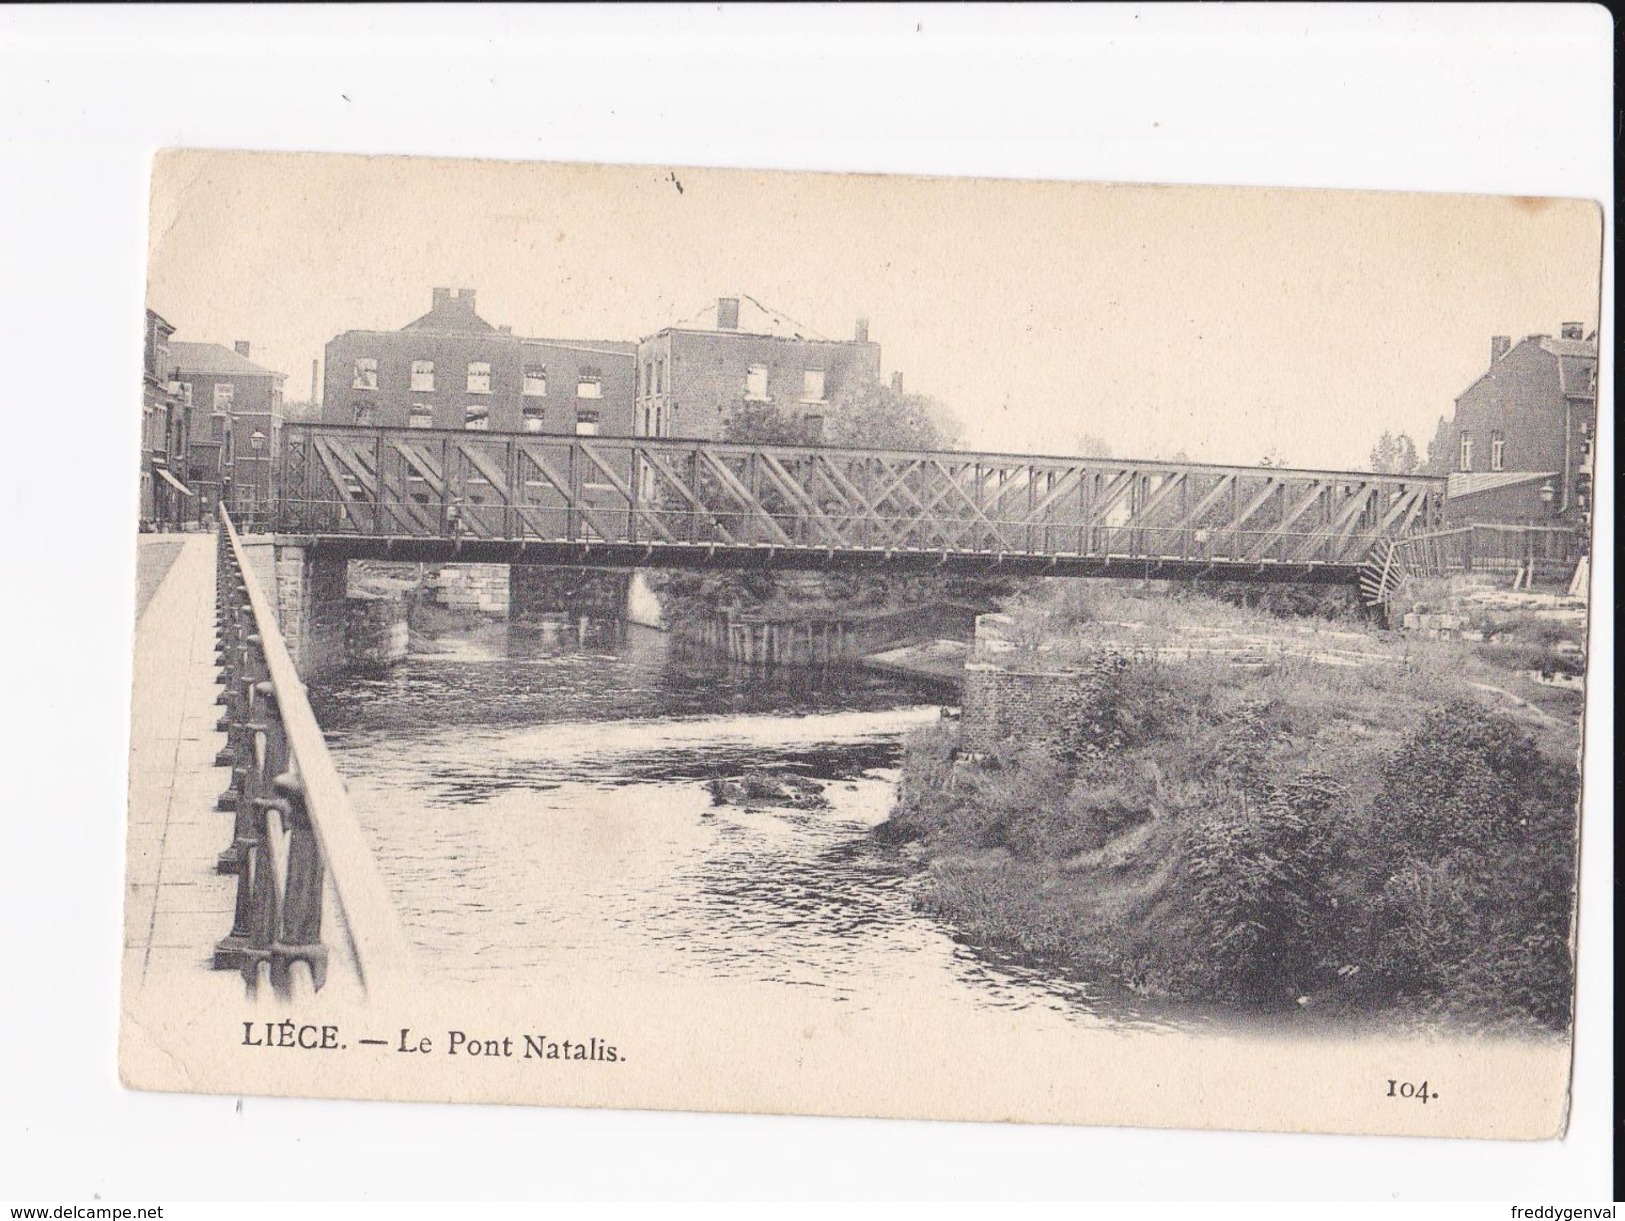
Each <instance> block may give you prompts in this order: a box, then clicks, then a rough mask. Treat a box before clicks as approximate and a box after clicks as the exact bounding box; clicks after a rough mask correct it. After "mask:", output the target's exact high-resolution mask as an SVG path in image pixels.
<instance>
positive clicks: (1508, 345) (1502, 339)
mask: <svg viewBox="0 0 1625 1221" xmlns="http://www.w3.org/2000/svg"><path fill="white" fill-rule="evenodd" d="M1510 351H1512V336H1511V335H1493V336H1491V337H1490V364H1492V365H1493V364H1494V363H1495V362H1496V361H1498V360H1500V359H1501V357H1503V356H1505V355H1506V354H1507V353H1508V352H1510Z"/></svg>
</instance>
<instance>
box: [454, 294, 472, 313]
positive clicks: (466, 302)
mask: <svg viewBox="0 0 1625 1221" xmlns="http://www.w3.org/2000/svg"><path fill="white" fill-rule="evenodd" d="M456 296H457V301H458V303H459V304H460V305H461V306H462V307H463V308H464V309H465V310H467V311H468V312H469V313H471V314H472V313H473V312H474V290H473V289H472V288H459V289H458V290H457V294H456Z"/></svg>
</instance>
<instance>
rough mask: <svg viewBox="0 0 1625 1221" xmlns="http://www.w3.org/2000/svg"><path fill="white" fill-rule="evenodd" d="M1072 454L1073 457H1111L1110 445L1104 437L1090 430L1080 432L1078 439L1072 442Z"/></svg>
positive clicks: (1112, 455)
mask: <svg viewBox="0 0 1625 1221" xmlns="http://www.w3.org/2000/svg"><path fill="white" fill-rule="evenodd" d="M1072 456H1073V457H1074V458H1112V457H1116V455H1115V454H1113V453H1112V447H1111V445H1110V444H1108V443H1107V441H1106V439H1105V438H1104V437H1100V436H1096V435H1095V434H1094V433H1092V432H1085V433H1080V434H1079V435H1078V439H1077V440H1076V441H1074V442H1073V443H1072Z"/></svg>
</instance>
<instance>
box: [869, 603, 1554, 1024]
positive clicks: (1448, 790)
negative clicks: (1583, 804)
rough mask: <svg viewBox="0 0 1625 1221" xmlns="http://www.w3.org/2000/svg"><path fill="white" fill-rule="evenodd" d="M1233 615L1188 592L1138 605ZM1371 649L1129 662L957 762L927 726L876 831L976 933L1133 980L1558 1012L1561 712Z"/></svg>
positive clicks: (1292, 996)
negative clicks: (1532, 710) (1086, 710)
mask: <svg viewBox="0 0 1625 1221" xmlns="http://www.w3.org/2000/svg"><path fill="white" fill-rule="evenodd" d="M1078 584H1079V585H1081V584H1082V583H1078ZM1128 601H1129V599H1128V597H1127V595H1126V594H1125V592H1124V591H1121V590H1118V591H1103V592H1093V591H1091V592H1079V591H1073V592H1069V593H1068V594H1067V595H1066V596H1064V597H1061V598H1058V599H1057V600H1056V603H1055V604H1053V605H1052V604H1050V603H1047V602H1039V603H1038V604H1037V605H1035V606H1031V607H1028V608H1026V613H1027V614H1028V616H1029V617H1028V619H1027V621H1026V622H1027V624H1028V625H1029V626H1030V625H1031V624H1032V623H1033V622H1034V621H1035V617H1038V616H1039V614H1040V612H1044V613H1045V614H1047V618H1042V623H1043V624H1044V627H1043V632H1045V633H1047V634H1048V635H1049V637H1050V640H1049V641H1048V642H1047V643H1048V644H1054V643H1055V640H1056V638H1061V637H1072V638H1074V639H1078V638H1084V639H1086V638H1087V636H1088V634H1089V633H1090V632H1091V631H1097V630H1100V629H1101V625H1102V624H1103V623H1104V622H1105V621H1106V620H1107V619H1108V618H1110V617H1114V616H1122V615H1124V614H1125V610H1130V611H1131V610H1132V608H1131V607H1127V605H1126V604H1127V603H1128ZM1144 601H1145V602H1146V603H1147V604H1148V605H1149V603H1150V599H1145V600H1144ZM1021 614H1022V611H1021V608H1019V607H1018V611H1017V618H1018V620H1019V619H1020V617H1021ZM1250 614H1251V615H1256V612H1253V613H1250V612H1247V611H1245V610H1241V609H1238V608H1235V607H1230V606H1224V605H1219V604H1214V603H1208V604H1207V605H1206V606H1205V607H1203V606H1201V605H1199V604H1198V602H1196V601H1193V600H1192V599H1190V598H1188V597H1187V598H1185V599H1175V600H1171V601H1170V602H1166V603H1165V604H1164V605H1163V606H1162V607H1161V608H1158V609H1157V610H1156V611H1155V613H1151V614H1148V616H1147V619H1148V620H1151V621H1155V620H1156V619H1157V618H1158V616H1159V615H1160V616H1161V620H1162V622H1161V626H1160V630H1161V631H1163V632H1165V633H1172V634H1177V633H1178V631H1179V630H1180V629H1181V627H1182V625H1183V624H1185V623H1186V622H1196V621H1201V620H1205V621H1208V622H1212V621H1215V620H1217V621H1228V622H1229V623H1230V624H1231V626H1234V627H1240V628H1245V627H1248V626H1256V625H1257V620H1256V619H1251V620H1250V619H1249V616H1250ZM1020 626H1021V625H1020V623H1019V622H1018V624H1017V628H1018V631H1019V628H1020ZM1146 630H1158V629H1157V625H1156V624H1155V622H1153V623H1152V627H1151V628H1149V629H1146ZM1018 647H1019V646H1018ZM1037 647H1040V648H1041V647H1044V646H1037ZM1368 647H1369V648H1370V649H1372V650H1375V651H1377V652H1379V653H1381V654H1382V655H1383V656H1382V658H1381V659H1380V660H1379V661H1376V662H1373V663H1372V664H1367V665H1359V666H1331V665H1324V664H1318V663H1317V662H1316V661H1314V660H1311V659H1309V658H1308V657H1293V656H1287V657H1282V658H1278V659H1276V660H1274V661H1272V662H1271V663H1269V664H1267V665H1264V666H1261V667H1255V668H1240V667H1236V666H1233V665H1231V664H1228V663H1227V662H1226V661H1225V660H1223V659H1222V658H1217V657H1214V658H1202V657H1197V658H1193V659H1190V660H1186V661H1178V662H1163V661H1158V660H1155V659H1154V658H1153V657H1151V656H1147V655H1141V656H1138V657H1129V658H1126V659H1125V660H1124V661H1123V662H1122V663H1121V664H1118V665H1116V666H1115V667H1113V668H1111V670H1110V672H1109V673H1108V675H1107V677H1106V680H1105V683H1104V685H1103V686H1102V687H1101V688H1100V691H1099V694H1098V696H1097V698H1096V700H1095V702H1094V705H1093V706H1094V707H1095V708H1096V709H1097V711H1096V712H1095V713H1092V714H1090V715H1087V716H1084V717H1081V718H1079V722H1080V723H1079V724H1077V725H1074V726H1070V727H1068V732H1067V733H1064V734H1060V735H1059V736H1057V735H1055V734H1053V733H1051V734H1048V735H1047V736H1046V739H1045V741H1044V742H1043V743H1035V742H1031V741H1027V742H1023V741H1020V740H1012V741H1009V742H1007V743H1005V744H1003V745H1002V746H1000V747H999V748H998V749H997V750H995V751H994V752H993V753H992V755H991V756H990V757H986V758H982V759H980V760H977V761H974V762H972V761H966V760H963V759H956V758H955V755H956V752H957V747H958V726H957V725H956V724H955V723H953V722H944V723H942V724H939V725H933V726H932V727H931V728H929V729H926V730H923V731H921V732H920V733H918V734H917V735H916V736H915V737H914V738H913V739H912V740H911V741H910V742H909V744H908V747H907V751H906V756H905V763H904V777H903V783H902V785H901V786H900V790H899V801H898V805H897V808H896V810H895V812H894V814H893V817H892V823H891V825H890V826H889V827H888V828H887V829H886V831H885V835H886V837H887V838H890V839H892V840H894V841H911V845H910V847H909V849H908V850H909V851H911V852H913V853H915V854H917V855H918V856H919V858H920V859H921V860H922V862H924V863H925V864H926V866H927V871H926V874H925V885H924V887H923V892H922V902H923V903H924V904H925V905H926V906H927V907H928V908H929V909H930V910H932V911H933V912H935V913H937V914H939V915H940V916H942V917H943V918H944V919H946V920H948V921H949V922H951V923H952V924H953V925H955V926H956V927H957V928H958V929H959V930H960V931H961V932H962V934H963V935H964V936H966V937H967V938H969V939H970V940H972V941H973V942H979V943H983V944H987V945H990V946H997V947H999V948H1001V949H1002V950H1005V951H1012V950H1013V951H1016V952H1019V953H1023V954H1026V955H1029V956H1032V957H1034V958H1037V959H1043V960H1047V961H1050V962H1052V963H1059V964H1064V965H1065V966H1067V967H1068V968H1069V969H1071V970H1073V971H1076V972H1077V973H1079V974H1081V975H1083V976H1085V977H1088V978H1095V979H1099V978H1101V977H1111V978H1113V979H1115V980H1117V981H1118V982H1119V983H1121V984H1122V985H1124V986H1126V987H1128V988H1130V989H1132V990H1134V991H1136V992H1139V993H1141V994H1143V995H1147V996H1155V997H1165V998H1174V999H1179V1000H1194V1001H1203V1002H1221V1003H1230V1004H1237V1005H1241V1006H1245V1007H1247V1008H1249V1009H1253V1010H1286V1011H1299V1010H1302V1009H1305V1008H1308V1009H1312V1010H1315V1011H1321V1012H1324V1011H1326V1010H1331V1011H1333V1012H1337V1013H1343V1014H1349V1015H1353V1014H1373V1013H1388V1014H1395V1013H1398V1014H1407V1015H1413V1016H1420V1015H1430V1016H1443V1017H1448V1018H1450V1019H1452V1020H1457V1021H1463V1022H1467V1023H1470V1024H1475V1025H1480V1026H1493V1027H1505V1026H1524V1027H1544V1028H1554V1029H1560V1028H1562V1027H1564V1026H1565V1025H1566V1024H1567V1021H1568V1016H1569V992H1570V985H1571V981H1572V968H1571V962H1570V954H1569V932H1570V921H1571V912H1572V905H1573V887H1574V878H1575V847H1576V841H1575V830H1576V811H1577V802H1578V775H1577V769H1576V768H1575V765H1574V760H1575V750H1576V748H1577V746H1578V735H1577V732H1576V727H1575V726H1574V725H1573V724H1570V723H1567V722H1560V721H1557V720H1555V719H1553V718H1549V717H1535V716H1525V715H1523V714H1522V713H1521V712H1520V710H1519V709H1518V708H1517V707H1516V706H1515V705H1512V704H1509V703H1507V702H1504V701H1497V699H1496V696H1495V695H1494V694H1493V693H1491V692H1487V691H1485V690H1483V689H1480V687H1479V686H1475V685H1474V681H1475V679H1476V678H1478V677H1481V676H1482V673H1483V671H1482V670H1481V669H1475V666H1481V664H1482V663H1481V662H1475V661H1473V660H1472V659H1471V658H1470V656H1468V657H1467V658H1466V659H1464V656H1463V655H1464V654H1466V652H1467V651H1466V649H1465V648H1464V647H1463V646H1461V645H1459V644H1453V643H1450V642H1434V641H1403V640H1401V641H1384V640H1382V639H1381V638H1378V637H1376V636H1374V635H1373V636H1372V637H1371V640H1370V643H1369V646H1368ZM1063 652H1064V649H1063ZM1057 681H1064V680H1060V679H1058V680H1057Z"/></svg>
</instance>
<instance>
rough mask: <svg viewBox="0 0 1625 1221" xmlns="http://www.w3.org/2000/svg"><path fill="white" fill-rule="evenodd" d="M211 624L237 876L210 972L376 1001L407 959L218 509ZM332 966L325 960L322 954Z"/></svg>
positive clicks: (227, 861) (277, 988)
mask: <svg viewBox="0 0 1625 1221" xmlns="http://www.w3.org/2000/svg"><path fill="white" fill-rule="evenodd" d="M219 515H220V523H219V550H218V565H217V569H216V583H217V591H216V592H217V600H216V614H217V618H216V624H217V628H218V638H219V650H218V653H217V655H216V661H217V662H218V663H219V665H220V679H221V684H222V687H223V690H222V691H221V694H220V697H219V703H220V704H221V705H223V706H224V712H223V713H222V715H221V718H220V724H219V726H218V728H220V729H222V730H224V731H225V733H226V745H225V747H224V748H223V749H222V750H221V752H220V754H219V756H218V757H217V758H216V760H215V762H216V763H217V764H218V765H220V766H224V767H229V768H230V769H231V782H230V784H229V786H228V787H227V788H226V790H225V791H224V792H223V793H221V794H220V797H219V799H218V801H217V803H216V804H217V808H218V809H220V810H222V811H225V812H229V813H231V814H232V815H233V827H232V842H231V845H230V846H229V847H228V848H227V849H226V850H225V851H224V852H223V853H221V856H220V860H219V869H220V871H221V872H222V873H228V874H235V875H236V877H237V901H236V907H235V911H234V913H233V917H232V927H231V931H230V932H229V933H228V934H227V935H226V937H224V938H223V939H222V940H221V941H220V942H219V943H218V944H217V946H216V948H215V952H214V966H215V967H216V968H217V969H221V970H235V971H239V972H240V973H241V974H242V975H243V978H244V980H245V981H246V983H247V986H248V988H249V989H250V990H251V991H253V992H254V993H256V994H258V995H264V994H266V993H267V992H269V993H274V994H275V995H277V996H279V997H289V998H298V997H301V996H307V995H310V994H312V993H314V992H315V991H316V990H318V989H322V988H323V987H324V986H326V985H327V984H328V981H329V978H330V976H331V975H332V974H333V968H334V966H335V965H337V967H338V969H339V971H340V972H342V975H343V985H342V988H341V990H348V991H357V990H359V991H360V992H362V993H365V994H366V995H367V996H368V997H376V996H377V995H379V994H380V993H385V992H395V991H398V990H399V989H400V988H401V987H402V986H404V985H405V984H407V983H408V982H409V981H410V980H411V978H412V977H413V973H414V971H413V954H412V951H411V945H410V942H408V940H407V938H406V936H405V934H404V932H403V931H402V929H401V926H400V923H399V919H398V917H397V915H396V912H395V908H394V904H393V902H392V900H391V899H390V897H389V893H388V891H387V890H386V889H385V886H384V883H383V879H382V877H381V876H380V875H379V872H378V868H377V865H376V863H375V861H374V859H373V856H372V852H371V849H370V847H369V845H368V844H367V842H366V838H365V836H364V834H363V832H362V829H361V826H360V823H359V822H358V821H357V819H356V816H355V811H354V809H353V808H352V807H351V805H350V800H349V796H348V794H347V793H346V792H345V788H344V782H343V780H342V779H341V778H340V776H339V774H338V771H337V769H336V768H335V767H334V766H333V761H332V758H331V756H330V755H329V753H328V750H327V743H326V742H325V740H324V739H323V737H322V731H321V727H320V726H319V725H318V724H317V722H316V717H315V714H314V713H313V712H312V711H311V708H310V701H309V699H308V698H307V696H306V693H305V687H304V684H303V683H302V682H301V681H300V679H299V675H298V673H297V671H296V670H295V669H294V663H293V658H292V657H291V656H290V655H289V653H288V648H287V645H286V643H285V642H284V641H283V639H282V634H281V631H280V630H279V628H278V626H277V620H276V612H275V609H274V607H273V606H272V604H271V602H270V600H269V599H268V597H267V596H266V593H265V591H264V590H263V589H262V588H261V587H260V585H259V582H258V580H257V579H256V577H255V574H254V572H253V570H252V569H251V568H250V567H249V565H248V562H247V560H246V558H245V556H244V553H243V546H242V540H241V538H240V537H239V535H238V533H237V530H236V527H235V525H234V524H233V522H232V520H231V516H230V514H229V513H228V511H227V510H226V508H225V506H223V505H222V506H221V507H220V510H219ZM335 958H336V959H337V960H338V961H337V963H336V964H335V962H334V959H335Z"/></svg>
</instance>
